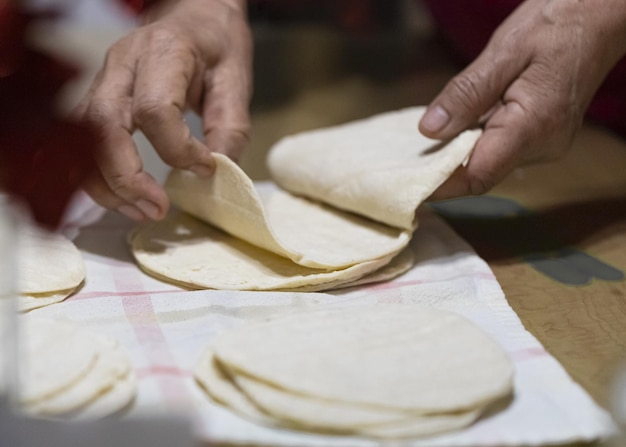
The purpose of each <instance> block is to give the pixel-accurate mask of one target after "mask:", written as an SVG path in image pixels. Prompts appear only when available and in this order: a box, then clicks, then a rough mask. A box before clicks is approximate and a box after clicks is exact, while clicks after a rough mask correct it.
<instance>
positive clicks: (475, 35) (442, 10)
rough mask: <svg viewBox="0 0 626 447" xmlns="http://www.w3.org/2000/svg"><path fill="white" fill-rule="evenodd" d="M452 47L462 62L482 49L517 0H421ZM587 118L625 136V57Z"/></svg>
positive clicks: (468, 60) (599, 94) (603, 88)
mask: <svg viewBox="0 0 626 447" xmlns="http://www.w3.org/2000/svg"><path fill="white" fill-rule="evenodd" d="M424 3H425V4H426V5H427V7H428V8H429V10H430V12H431V14H432V16H433V19H434V20H435V21H436V22H437V23H438V25H439V26H440V29H441V32H442V34H443V35H444V36H445V37H446V38H447V39H448V41H449V42H450V44H451V46H452V48H453V50H454V51H455V52H456V53H457V55H459V56H460V57H461V58H462V59H463V61H464V62H466V63H467V62H470V61H471V60H473V59H474V58H475V57H476V56H478V54H479V53H480V52H481V51H482V49H483V48H484V46H485V45H486V44H487V42H488V40H489V37H490V36H491V34H492V33H493V31H494V30H495V29H496V28H497V26H498V25H499V24H500V23H501V22H502V21H503V20H504V19H505V18H506V17H507V16H508V15H509V14H510V13H511V12H513V10H514V9H515V8H516V7H517V6H518V5H519V4H520V3H522V2H521V0H455V1H445V0H424ZM587 118H588V119H589V120H591V121H593V122H596V123H598V124H602V125H604V126H606V127H608V128H609V129H612V130H613V131H615V132H617V133H618V134H620V135H621V136H623V137H625V138H626V57H625V58H623V59H622V60H621V61H620V62H619V63H618V64H617V65H616V66H615V68H614V69H613V70H612V71H611V73H609V75H608V77H607V78H606V80H605V82H604V84H603V85H602V86H601V87H600V89H599V90H598V92H597V94H596V96H595V98H594V100H593V102H592V103H591V105H590V107H589V109H588V111H587Z"/></svg>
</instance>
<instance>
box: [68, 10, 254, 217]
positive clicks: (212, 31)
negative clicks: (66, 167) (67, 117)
mask: <svg viewBox="0 0 626 447" xmlns="http://www.w3.org/2000/svg"><path fill="white" fill-rule="evenodd" d="M251 65H252V43H251V36H250V31H249V28H248V24H247V21H246V6H245V1H244V0H163V1H160V2H158V3H157V4H156V5H155V6H154V7H152V8H151V9H150V10H148V11H147V13H146V14H145V16H144V18H143V24H142V26H140V27H138V28H137V29H136V30H134V31H133V32H131V33H130V34H128V35H127V36H125V37H124V38H122V39H121V40H119V41H118V42H116V43H115V44H114V45H113V46H112V47H111V48H110V49H109V51H108V52H107V56H106V59H105V62H104V65H103V67H102V69H101V70H100V72H99V73H98V75H97V76H96V78H95V80H94V82H93V84H92V86H91V88H90V90H89V92H88V93H87V95H86V97H85V98H84V100H83V101H82V102H81V104H80V106H79V108H78V114H79V116H81V117H82V118H83V119H85V120H88V121H90V122H93V123H95V124H97V125H98V126H99V127H100V128H101V129H102V131H103V134H104V141H103V148H102V150H101V152H100V154H99V156H98V168H99V170H98V173H97V175H95V176H94V177H93V178H92V179H91V180H90V181H89V182H88V183H87V185H86V187H85V189H86V191H87V192H88V193H89V194H90V195H91V196H92V198H93V199H94V200H95V201H96V202H98V203H99V204H100V205H102V206H104V207H106V208H109V209H116V210H118V211H119V212H121V213H123V214H125V215H127V216H129V217H130V218H132V219H135V220H144V219H160V218H162V217H164V216H165V214H166V212H167V209H168V205H169V203H168V198H167V195H166V193H165V191H163V189H162V187H161V186H160V185H159V184H158V183H157V182H156V181H155V180H154V179H153V178H152V177H151V176H150V175H149V174H147V173H146V172H144V171H143V166H142V162H141V160H140V158H139V155H138V153H137V148H136V147H135V144H134V142H133V139H132V134H133V132H134V131H136V130H141V131H142V132H143V133H144V134H145V135H146V137H147V138H148V139H149V140H150V142H151V143H152V145H153V146H154V148H155V150H156V151H157V152H158V154H159V156H160V157H161V158H162V159H163V160H164V161H165V162H166V163H167V164H169V165H171V166H173V167H177V168H184V169H190V170H192V171H194V172H196V173H198V174H201V175H210V173H211V172H212V169H213V166H214V164H213V159H212V156H211V153H212V152H220V153H224V154H227V155H228V156H230V157H232V158H234V159H236V158H237V157H238V156H239V154H240V153H241V151H242V150H243V148H244V146H245V145H246V143H247V141H248V135H249V126H250V125H249V114H248V104H249V100H250V96H251V89H252V80H251V76H252V75H251V71H252V68H251ZM187 109H193V110H195V111H196V112H197V113H199V114H200V115H201V116H202V122H203V130H204V140H203V141H199V140H198V139H196V138H194V137H193V136H192V135H191V132H190V130H189V128H188V126H187V125H186V123H185V121H184V112H185V111H186V110H187Z"/></svg>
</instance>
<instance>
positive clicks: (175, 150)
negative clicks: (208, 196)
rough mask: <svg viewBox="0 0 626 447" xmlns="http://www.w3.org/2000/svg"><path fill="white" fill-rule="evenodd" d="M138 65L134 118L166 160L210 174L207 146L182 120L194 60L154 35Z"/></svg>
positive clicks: (190, 55) (178, 48)
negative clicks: (155, 47)
mask: <svg viewBox="0 0 626 447" xmlns="http://www.w3.org/2000/svg"><path fill="white" fill-rule="evenodd" d="M156 44H159V45H161V47H160V48H159V49H158V51H148V52H147V54H146V56H145V57H143V58H142V59H141V60H140V61H139V64H138V67H137V75H136V82H135V88H134V95H133V104H132V110H133V120H134V122H135V123H136V125H137V126H138V127H139V128H140V129H141V130H142V131H143V132H144V134H145V135H146V137H147V138H148V140H150V142H151V143H152V145H153V146H154V148H155V150H156V151H157V152H158V153H159V156H160V157H161V158H162V159H163V161H164V162H165V163H167V164H168V165H170V166H173V167H176V168H183V169H190V170H193V171H195V172H196V173H198V174H205V175H206V174H210V173H211V172H212V171H213V168H214V162H213V158H212V157H211V154H210V151H209V149H208V148H207V147H206V146H205V145H204V144H203V143H201V142H200V141H199V140H198V139H196V138H194V137H193V135H192V133H191V130H190V129H189V126H187V124H186V123H185V120H184V108H185V104H186V97H187V91H188V90H189V88H190V84H191V82H192V79H193V76H194V71H195V70H196V68H197V67H196V60H195V57H194V55H193V53H192V52H191V51H189V50H187V49H185V48H184V47H182V46H179V45H176V44H174V43H172V42H171V41H169V42H164V41H163V40H162V39H160V38H158V37H156V38H154V39H153V41H152V43H151V45H156Z"/></svg>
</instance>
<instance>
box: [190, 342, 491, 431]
mask: <svg viewBox="0 0 626 447" xmlns="http://www.w3.org/2000/svg"><path fill="white" fill-rule="evenodd" d="M194 374H195V377H196V380H197V381H198V383H199V384H200V385H201V386H202V388H203V389H204V390H205V391H206V393H207V394H208V395H209V397H211V398H212V399H213V400H214V401H215V402H217V403H219V404H221V405H224V406H226V407H227V408H230V409H231V410H233V411H235V412H237V413H239V414H240V415H242V416H244V417H246V418H248V419H250V420H252V421H254V422H257V423H262V424H265V425H271V426H276V425H278V426H283V427H285V428H289V429H292V430H306V431H315V432H326V433H341V434H353V435H363V436H367V437H375V438H381V439H398V438H409V437H411V438H415V437H423V436H429V435H434V434H437V433H442V432H448V431H452V430H456V429H460V428H462V427H465V426H467V425H469V424H471V423H472V422H474V421H475V420H476V419H477V418H478V417H479V416H480V414H481V413H482V410H483V409H482V408H477V409H473V410H468V411H464V412H458V413H451V414H434V415H417V414H411V413H407V412H402V411H393V410H381V409H373V408H366V407H360V406H357V405H351V404H345V403H337V402H328V401H324V400H320V399H315V398H307V397H305V396H302V395H295V394H290V393H287V392H285V391H284V390H279V389H276V388H271V387H268V386H267V385H266V384H263V383H261V382H256V381H252V380H251V379H249V378H245V380H246V381H247V382H248V386H244V387H243V388H242V387H241V385H242V381H241V379H242V378H243V376H237V377H236V378H233V376H230V375H229V374H227V373H226V372H225V371H224V367H223V365H221V366H220V365H219V364H218V363H217V362H216V361H215V357H214V355H213V352H212V350H211V349H210V348H209V349H207V350H206V351H205V353H204V354H203V356H202V358H201V360H200V361H199V362H198V365H197V366H196V368H195V371H194ZM233 379H235V380H233ZM252 382H255V383H254V385H252V386H253V387H255V388H260V389H264V391H263V392H261V393H259V392H255V393H254V396H255V398H256V399H257V400H256V401H253V400H252V398H251V395H250V394H249V390H250V385H251V384H252ZM257 391H258V390H257ZM276 400H284V402H282V403H281V404H280V405H279V407H282V408H283V409H284V408H289V411H287V413H286V414H285V413H283V414H280V411H279V414H277V413H274V412H273V409H274V408H276V405H275V402H276Z"/></svg>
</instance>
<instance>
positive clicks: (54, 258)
mask: <svg viewBox="0 0 626 447" xmlns="http://www.w3.org/2000/svg"><path fill="white" fill-rule="evenodd" d="M17 238H18V251H17V253H18V269H19V270H18V272H19V282H18V290H19V292H20V294H24V295H31V296H32V295H38V294H48V293H51V292H58V291H62V290H71V289H75V288H77V287H78V286H79V285H80V283H81V282H82V281H83V280H84V279H85V275H86V269H85V264H84V262H83V259H82V255H81V254H80V251H78V248H77V247H76V246H75V245H74V243H73V242H72V241H70V240H69V239H68V238H66V237H65V236H63V235H62V234H60V233H53V232H50V231H47V230H45V229H42V228H39V227H37V226H36V225H35V224H25V225H20V226H19V227H18V235H17Z"/></svg>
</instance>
